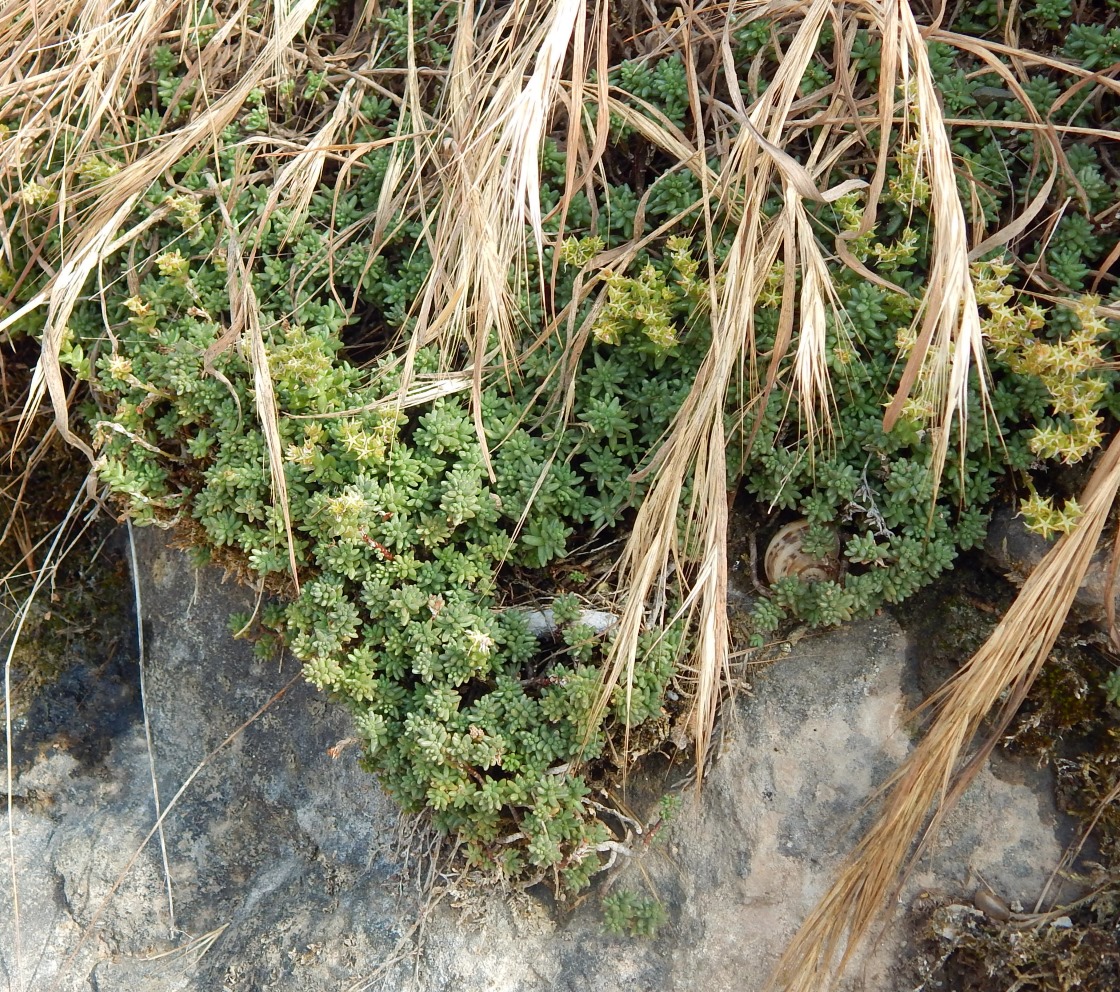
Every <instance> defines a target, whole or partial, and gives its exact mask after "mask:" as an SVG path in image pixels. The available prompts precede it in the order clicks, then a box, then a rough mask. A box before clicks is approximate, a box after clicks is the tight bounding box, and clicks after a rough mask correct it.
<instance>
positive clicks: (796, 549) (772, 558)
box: [763, 519, 840, 585]
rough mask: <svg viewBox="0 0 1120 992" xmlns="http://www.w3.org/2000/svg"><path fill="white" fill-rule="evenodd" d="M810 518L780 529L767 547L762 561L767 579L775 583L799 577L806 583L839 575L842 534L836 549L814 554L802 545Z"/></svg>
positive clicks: (837, 540)
mask: <svg viewBox="0 0 1120 992" xmlns="http://www.w3.org/2000/svg"><path fill="white" fill-rule="evenodd" d="M808 529H809V521H808V520H804V519H802V520H794V521H793V522H792V523H788V524H786V525H785V526H784V527H783V528H782V529H781V530H779V531H778V533H777V534H775V535H774V536H773V537H772V538H771V539H770V543H769V544H768V545H767V546H766V557H765V558H764V560H763V564H764V567H765V569H766V581H767V582H769V583H770V584H771V585H773V584H774V583H775V582H777V581H778V579H788V578H797V579H801V580H802V581H804V582H822V581H824V580H825V579H836V578H839V576H840V536H839V535H836V541H835V550H834V551H832V553H831V554H829V555H826V556H824V557H821V556H820V555H811V554H809V553H808V552H806V551H805V550H804V548H802V547H801V541H802V539H803V538H804V537H805V532H806V531H807V530H808Z"/></svg>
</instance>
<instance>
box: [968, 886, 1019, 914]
mask: <svg viewBox="0 0 1120 992" xmlns="http://www.w3.org/2000/svg"><path fill="white" fill-rule="evenodd" d="M972 905H974V906H975V907H976V908H977V909H978V910H980V912H982V913H983V914H984V915H985V916H986V917H988V919H990V920H1000V921H1001V922H1002V921H1006V920H1010V919H1011V908H1010V907H1009V906H1008V905H1007V903H1005V902H1004V901H1003V900H1002V899H1001V898H1000V897H999V896H997V895H996V894H995V893H993V892H989V891H988V890H987V889H977V890H976V894H975V895H974V896H973V897H972Z"/></svg>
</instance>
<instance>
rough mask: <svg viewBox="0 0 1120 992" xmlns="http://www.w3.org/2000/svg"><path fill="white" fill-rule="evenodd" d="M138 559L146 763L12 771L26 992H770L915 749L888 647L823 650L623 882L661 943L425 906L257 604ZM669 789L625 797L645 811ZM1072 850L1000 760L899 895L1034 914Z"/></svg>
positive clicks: (341, 732) (852, 635) (5, 937)
mask: <svg viewBox="0 0 1120 992" xmlns="http://www.w3.org/2000/svg"><path fill="white" fill-rule="evenodd" d="M137 541H138V544H139V549H140V559H141V567H140V580H141V581H140V588H141V591H142V600H143V601H142V616H143V619H144V631H145V635H146V664H145V669H144V695H145V699H146V710H147V714H148V719H149V724H150V733H151V740H152V747H151V755H150V757H151V760H149V750H148V746H147V744H146V737H145V727H144V724H143V722H142V720H140V719H139V718H137V719H134V720H132V721H131V722H128V723H126V724H125V725H124V727H123V729H121V730H120V731H119V732H118V733H116V734H115V736H113V738H112V741H111V747H109V748H108V749H106V750H107V753H106V754H105V755H104V756H103V757H102V758H101V759H100V760H98V761H97V762H95V763H93V764H89V763H85V764H83V763H81V762H79V761H77V760H76V759H75V758H74V757H73V756H72V755H70V754H68V753H67V752H66V751H65V750H64V749H56V750H53V751H49V752H48V753H46V754H43V755H41V756H40V757H38V758H37V759H36V760H35V761H33V762H30V763H27V764H26V765H25V766H21V767H19V768H17V769H16V770H15V772H16V774H15V779H14V787H13V790H12V792H13V823H12V832H11V835H10V836H11V843H12V851H13V853H14V867H13V868H12V870H11V871H9V872H6V873H5V874H6V876H7V877H6V879H5V881H4V882H3V883H2V884H0V971H2V973H3V976H4V979H5V980H6V981H7V983H8V987H9V988H11V989H15V990H24V989H28V990H31V989H34V990H41V989H58V990H97V992H140V990H144V992H172V990H207V992H210V990H217V989H230V990H234V989H236V990H239V992H242V990H258V989H260V990H264V989H284V990H323V989H344V990H354V992H357V990H360V989H378V988H384V989H390V990H404V989H415V990H425V992H436V990H448V992H450V990H456V992H473V990H478V992H506V990H508V992H514V990H536V989H540V990H544V989H560V990H567V989H571V990H602V992H608V990H610V992H614V990H617V989H621V988H626V989H633V990H636V992H640V990H645V989H650V990H653V989H656V990H659V992H664V990H671V989H681V990H684V989H689V990H691V989H697V988H700V989H705V990H706V992H720V990H735V992H754V990H759V989H761V988H762V985H763V983H764V982H765V979H766V976H767V973H768V971H769V969H770V968H771V966H772V965H773V964H774V962H775V961H776V959H777V956H778V954H779V953H780V952H781V949H782V947H783V946H784V945H785V943H786V942H787V941H788V940H789V938H790V937H791V936H792V934H793V933H794V931H795V929H796V927H797V926H798V924H799V922H800V920H801V919H802V918H803V917H804V916H805V914H806V913H807V912H808V911H809V910H810V909H811V908H812V906H813V905H814V903H815V901H816V900H817V899H818V898H819V897H820V896H821V895H822V894H823V892H824V891H825V889H826V888H827V885H828V883H829V881H830V879H831V877H832V874H831V873H832V871H833V870H834V868H835V867H836V865H837V864H838V862H839V860H840V858H841V856H842V855H843V853H844V852H846V851H847V850H848V848H849V847H850V845H851V843H852V842H853V840H854V839H855V838H856V837H857V836H858V830H859V828H860V826H861V825H865V824H866V821H867V814H866V812H865V811H864V809H863V804H864V803H865V801H866V800H867V799H868V798H869V797H870V796H871V795H872V794H873V792H874V790H875V788H876V786H877V785H878V784H879V783H880V782H881V781H882V780H883V779H884V777H885V776H886V775H887V774H888V773H889V772H890V770H891V769H892V768H894V767H895V766H896V764H897V762H898V761H899V760H900V759H901V758H902V757H903V756H904V755H905V754H906V753H907V751H908V749H909V748H910V746H911V741H910V738H909V736H908V733H907V729H906V726H905V724H904V716H905V712H906V709H907V706H908V705H909V702H910V699H909V698H908V694H911V695H912V693H913V683H914V679H915V671H914V668H915V664H914V661H913V658H912V652H911V650H910V648H911V645H910V644H909V643H908V641H907V637H906V635H905V634H904V633H903V631H902V630H901V629H900V628H899V626H898V625H897V623H896V622H895V621H894V620H892V619H891V618H889V617H880V618H876V619H874V620H871V621H867V622H864V623H860V624H855V625H852V626H851V627H849V628H847V629H844V630H840V631H838V632H834V633H831V634H828V635H822V636H815V637H811V638H810V637H806V638H804V639H803V640H802V641H801V642H800V643H799V644H798V645H797V646H796V648H795V650H794V651H793V652H792V653H791V654H790V655H789V656H788V657H787V658H786V659H785V660H783V661H780V662H778V663H777V664H775V665H773V666H772V667H770V668H769V669H767V670H766V671H764V672H762V673H761V674H758V675H753V676H752V681H753V686H754V688H753V694H752V695H751V696H749V697H744V698H742V699H741V700H740V701H739V702H738V703H737V704H736V705H735V706H734V707H733V708H731V712H730V713H729V714H728V715H727V716H726V717H725V719H724V725H723V736H722V744H721V748H720V755H719V757H718V760H717V761H716V762H715V764H714V766H713V767H712V770H711V772H710V775H709V777H708V780H707V783H706V786H705V788H704V790H703V793H702V794H701V795H699V796H696V795H695V794H693V793H692V792H689V793H686V794H685V795H684V797H683V799H684V802H683V808H682V810H681V811H680V813H679V814H678V815H677V816H676V818H675V819H674V820H673V822H672V823H671V824H670V825H669V826H667V827H664V828H662V829H661V830H659V831H658V832H657V834H656V836H654V837H652V838H650V839H649V840H648V841H647V842H643V841H642V840H641V839H639V841H638V842H637V844H636V845H635V846H636V847H637V848H640V849H641V851H642V853H641V855H640V857H637V858H635V859H633V862H632V863H630V864H628V865H627V866H626V867H625V868H624V869H623V870H622V872H621V874H620V876H617V877H616V878H615V879H613V880H612V884H614V885H616V886H619V887H626V888H633V889H640V890H643V891H645V892H650V893H652V894H654V895H656V897H657V898H658V899H660V900H661V901H662V903H663V905H664V906H665V908H666V909H667V910H668V913H669V918H670V923H669V924H668V925H667V926H666V927H665V928H664V929H663V930H662V932H661V934H659V936H658V937H657V938H656V939H654V940H634V939H630V938H621V937H612V936H610V935H607V934H606V933H605V932H604V931H603V929H602V926H601V922H600V920H601V917H600V913H599V910H598V909H597V899H596V897H594V896H593V897H592V898H589V899H587V900H586V901H584V902H583V903H582V904H581V905H579V906H578V907H576V908H575V909H574V910H571V911H567V912H559V911H557V910H556V909H555V907H552V906H551V905H550V903H549V902H548V901H547V900H546V899H544V898H538V897H535V896H530V895H524V894H521V895H519V896H517V897H516V898H505V897H503V896H502V895H501V894H499V893H495V892H493V891H480V890H471V889H468V888H466V887H464V886H463V885H461V884H459V886H458V888H457V889H456V888H455V886H454V885H453V886H452V887H451V888H448V887H447V886H444V887H443V889H442V899H441V900H439V901H438V902H437V903H436V904H435V905H427V904H426V903H425V901H424V899H423V897H422V895H421V893H420V888H421V885H420V882H412V881H410V878H411V877H412V876H411V875H410V873H409V872H408V871H406V870H405V869H406V868H407V865H406V857H405V854H404V853H403V852H405V851H407V850H409V849H410V845H409V844H408V843H407V838H405V842H402V840H401V834H402V831H403V832H405V833H407V830H408V824H407V823H403V824H402V823H401V822H400V821H399V819H398V817H397V814H396V811H395V809H394V807H393V806H392V804H391V803H390V802H389V801H388V800H387V799H385V798H384V797H383V796H382V795H381V794H380V792H379V791H378V789H377V786H376V782H375V781H374V780H373V779H372V778H370V777H369V776H367V775H366V774H364V773H363V772H361V771H360V770H359V769H358V768H357V765H356V760H355V755H354V752H353V750H344V751H343V752H342V754H341V756H339V757H338V758H332V757H331V756H330V754H329V753H328V752H329V749H330V748H331V747H332V745H335V744H336V743H337V742H338V741H340V740H342V739H344V738H345V737H346V736H347V733H348V728H347V725H346V718H345V716H344V714H343V713H342V712H341V711H340V710H337V709H335V708H333V707H331V706H329V705H328V704H327V701H326V700H325V699H324V698H322V697H321V696H319V695H317V694H316V693H315V691H314V690H312V689H311V688H310V687H309V686H307V685H306V684H304V683H303V682H302V680H301V679H300V678H299V677H298V671H297V668H296V666H295V664H294V662H293V661H292V660H291V659H287V660H285V661H284V662H283V663H282V664H280V665H279V666H278V665H277V663H275V662H272V663H262V662H260V661H257V660H255V659H254V658H253V655H252V651H251V650H250V649H249V647H248V646H247V645H245V644H244V643H242V642H236V641H233V640H232V639H231V638H230V636H229V635H228V633H227V626H226V622H227V617H228V615H229V613H230V612H232V611H234V610H245V609H249V610H251V609H252V608H253V602H254V597H253V596H252V594H251V593H249V592H247V591H246V590H244V589H240V588H237V587H236V586H234V585H232V584H223V583H222V581H221V575H220V573H218V572H215V571H213V570H205V571H201V572H196V571H194V570H192V569H191V568H190V567H189V566H188V564H187V562H186V559H185V557H184V556H183V555H181V554H180V553H179V552H177V551H174V550H171V549H169V548H168V547H167V546H166V545H165V543H164V541H163V536H162V535H161V534H159V533H156V532H149V533H139V532H138V534H137ZM285 689H286V691H285ZM105 698H106V699H109V698H111V696H106V697H105ZM262 708H263V712H261V713H260V715H259V716H257V717H256V719H252V718H253V717H254V714H257V713H258V711H261V710H262ZM102 716H103V718H104V719H105V720H106V721H107V722H109V721H110V720H111V717H112V714H111V713H105V714H102ZM231 735H232V739H231ZM153 769H154V772H153ZM680 774H681V771H680V770H679V769H675V768H672V767H667V768H662V769H661V770H660V771H657V772H655V773H652V775H653V778H652V779H651V780H649V781H646V782H644V783H643V782H636V783H635V784H634V786H633V787H634V789H635V791H636V792H640V791H642V790H645V791H648V792H650V793H651V794H652V793H653V792H655V791H656V790H658V789H660V788H661V787H662V786H663V785H664V784H665V783H668V782H672V781H674V780H675V779H676V778H678V777H679V776H680ZM153 778H154V780H155V782H156V783H157V785H158V791H159V797H160V801H161V808H162V809H164V810H165V811H166V816H165V819H164V821H163V838H162V840H163V845H164V847H165V849H166V863H167V866H168V876H167V877H169V878H170V889H171V895H172V897H173V901H174V914H175V916H174V929H173V928H172V920H171V914H170V911H169V900H168V886H167V882H166V878H165V872H164V860H163V854H162V853H161V843H160V837H159V836H158V835H157V836H154V837H153V838H152V839H151V841H150V842H149V843H147V844H146V845H143V842H144V839H145V837H146V835H147V834H148V833H149V832H150V831H151V830H152V828H153V825H154V824H155V821H156V813H155V804H154V801H153ZM1063 840H1064V834H1063V824H1062V823H1061V822H1060V818H1059V816H1058V815H1057V813H1056V812H1055V810H1054V807H1053V804H1052V801H1051V800H1050V798H1049V783H1048V781H1047V780H1046V777H1045V776H1044V775H1042V774H1041V773H1036V772H1034V771H1033V770H1032V769H1023V768H1020V767H1018V766H1013V765H1011V764H1010V763H1009V762H1007V761H1006V760H1000V761H997V762H993V764H992V766H991V767H990V768H988V769H987V770H985V771H984V773H983V774H982V775H981V776H980V778H979V779H978V781H977V782H976V784H975V785H974V786H973V787H972V789H971V790H970V791H969V793H968V794H967V796H966V798H965V800H964V802H963V803H962V804H961V806H960V807H959V808H958V810H957V811H956V812H955V813H954V814H953V815H952V816H951V817H950V818H949V821H948V822H947V824H946V826H945V828H944V829H943V831H942V834H941V837H940V841H939V844H938V845H937V846H936V848H935V849H934V851H933V852H932V854H931V855H930V856H927V858H926V859H925V860H924V861H923V863H922V865H921V866H920V868H919V870H918V872H917V873H916V874H915V876H914V877H913V879H912V880H911V886H910V889H909V891H910V892H914V891H917V889H918V888H919V887H922V886H928V887H937V888H940V889H942V890H945V891H946V892H948V893H949V894H951V895H952V896H955V897H962V898H963V897H965V896H966V895H967V894H969V893H971V891H972V889H973V888H975V885H976V881H975V877H974V875H973V873H974V872H978V873H979V874H980V875H982V877H983V878H984V879H985V880H986V881H987V882H988V883H989V884H990V885H991V886H993V888H994V889H995V890H996V891H997V892H999V893H1000V894H1001V895H1002V896H1003V897H1004V898H1005V899H1007V900H1009V901H1011V900H1021V901H1022V902H1023V903H1024V904H1028V903H1031V902H1033V900H1034V899H1035V898H1036V897H1037V895H1038V894H1039V892H1040V891H1041V890H1042V888H1043V886H1044V884H1045V883H1046V880H1047V877H1048V874H1049V872H1050V870H1051V869H1052V867H1053V866H1054V865H1055V864H1056V863H1057V861H1058V859H1059V857H1060V855H1061V844H1062V841H1063ZM416 842H417V838H413V843H412V845H411V847H412V848H415V846H416ZM142 845H143V846H142ZM421 881H422V879H421ZM13 887H14V888H15V890H16V891H17V892H18V901H19V903H18V910H19V911H18V927H17V925H16V919H17V918H16V912H15V907H14V905H13ZM908 940H910V936H909V931H908V927H907V920H906V914H905V911H900V913H899V914H897V915H896V919H895V920H894V921H893V922H892V923H891V924H890V925H889V926H888V929H887V932H886V934H885V936H884V938H883V939H882V940H881V941H879V942H878V943H877V944H876V945H875V947H874V950H873V952H872V953H871V954H870V955H868V956H866V957H865V959H864V960H863V961H862V962H861V964H860V965H859V966H857V967H856V968H854V969H852V970H851V973H850V976H849V979H848V983H849V984H850V985H857V984H859V983H861V982H863V983H865V984H864V985H863V986H862V987H864V988H866V989H869V990H884V992H885V990H890V992H896V990H897V989H898V988H901V987H902V985H901V982H902V981H903V980H904V979H903V975H902V971H900V969H902V968H903V966H904V964H905V962H906V960H907V957H908V955H909V952H908V949H907V941H908Z"/></svg>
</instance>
